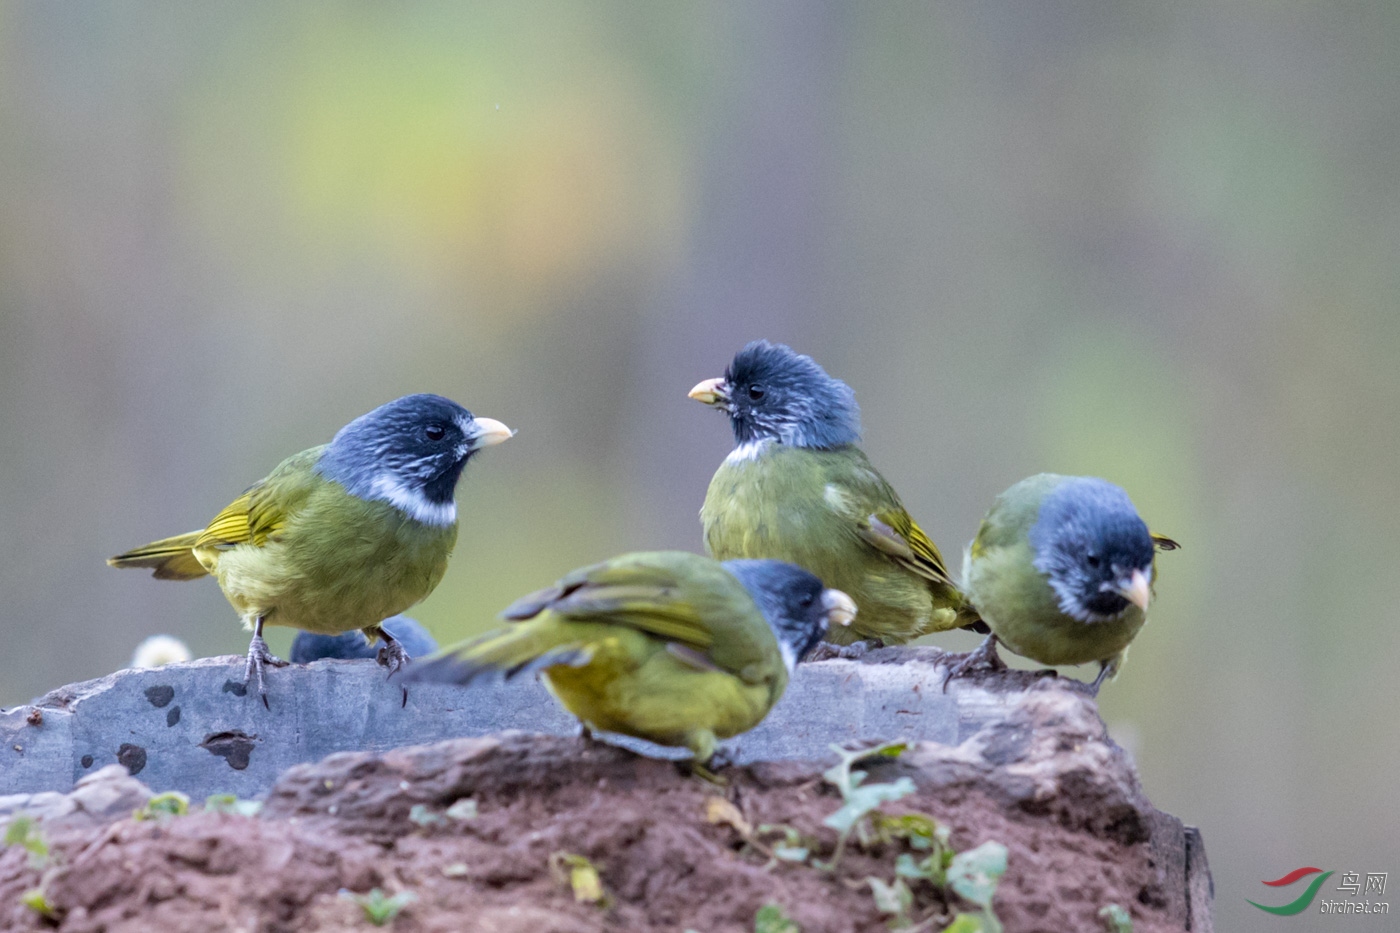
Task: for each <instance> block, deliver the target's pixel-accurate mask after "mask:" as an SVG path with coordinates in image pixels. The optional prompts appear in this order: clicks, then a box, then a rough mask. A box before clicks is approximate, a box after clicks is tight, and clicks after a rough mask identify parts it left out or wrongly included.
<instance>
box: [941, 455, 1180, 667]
mask: <svg viewBox="0 0 1400 933" xmlns="http://www.w3.org/2000/svg"><path fill="white" fill-rule="evenodd" d="M1177 547H1178V545H1177V543H1176V542H1175V541H1173V540H1171V539H1170V538H1166V537H1163V536H1161V535H1154V534H1152V533H1151V532H1149V531H1148V529H1147V524H1146V523H1145V522H1144V521H1143V520H1142V519H1141V518H1140V517H1139V516H1138V513H1137V509H1135V508H1134V507H1133V503H1132V500H1130V499H1129V498H1128V494H1127V493H1125V492H1124V491H1123V490H1122V489H1120V488H1119V487H1117V486H1115V485H1114V484H1112V483H1110V482H1108V481H1107V480H1102V479H1097V478H1094V477H1091V476H1059V475H1057V474H1054V473H1041V474H1039V475H1037V476H1032V477H1030V478H1029V479H1023V480H1021V481H1020V482H1019V483H1017V484H1016V485H1014V486H1012V487H1011V488H1010V489H1008V490H1006V492H1004V493H1002V494H1001V495H1000V496H998V497H997V500H996V502H995V503H993V505H992V507H991V509H990V510H989V511H988V512H987V517H986V518H984V519H983V520H982V527H981V528H980V529H979V530H978V532H977V538H976V539H975V540H974V541H973V542H972V544H971V546H969V547H968V549H967V554H966V557H965V559H964V564H963V589H964V592H965V593H966V594H967V598H968V599H969V600H970V601H971V602H972V604H973V605H974V606H976V607H977V611H978V612H979V613H980V614H981V616H982V619H983V621H984V622H986V624H987V625H988V626H989V627H990V628H991V634H990V635H988V636H987V639H986V640H985V641H984V642H983V643H982V644H981V646H980V647H978V648H977V650H976V651H973V652H972V653H971V654H969V655H967V656H966V657H965V658H963V660H962V661H961V662H960V663H959V664H957V665H956V666H954V667H953V668H952V670H951V671H950V672H949V674H948V677H947V679H946V680H945V681H944V687H945V688H946V687H947V680H951V679H953V678H954V677H957V676H959V675H961V674H962V673H964V672H965V671H967V670H969V669H970V668H971V667H973V666H974V665H977V664H985V665H987V666H990V667H992V668H994V669H1001V668H1004V667H1005V664H1004V663H1003V662H1002V660H1001V658H1000V657H999V656H998V655H997V650H996V646H997V643H998V642H1000V643H1002V644H1004V645H1006V646H1007V647H1008V648H1010V649H1011V650H1012V651H1014V652H1016V653H1017V654H1019V655H1022V656H1024V657H1027V658H1030V659H1031V660H1032V661H1039V662H1040V663H1041V664H1048V665H1060V664H1088V663H1089V662H1090V661H1097V662H1099V668H1100V669H1099V676H1098V678H1097V679H1096V680H1095V681H1094V683H1093V687H1092V690H1093V692H1094V693H1095V694H1097V693H1098V689H1099V686H1100V685H1101V684H1102V683H1103V682H1104V680H1105V679H1106V678H1109V677H1112V676H1114V675H1115V674H1116V673H1117V671H1118V669H1119V667H1120V666H1121V665H1122V663H1123V659H1124V658H1125V657H1126V655H1127V652H1128V645H1129V644H1130V643H1131V642H1132V640H1133V638H1134V637H1136V635H1137V633H1138V631H1139V630H1140V629H1141V628H1142V626H1143V625H1144V624H1145V623H1146V622H1147V606H1148V602H1149V600H1150V599H1151V597H1152V582H1153V571H1154V567H1155V550H1154V548H1161V549H1162V550H1175V549H1176V548H1177Z"/></svg>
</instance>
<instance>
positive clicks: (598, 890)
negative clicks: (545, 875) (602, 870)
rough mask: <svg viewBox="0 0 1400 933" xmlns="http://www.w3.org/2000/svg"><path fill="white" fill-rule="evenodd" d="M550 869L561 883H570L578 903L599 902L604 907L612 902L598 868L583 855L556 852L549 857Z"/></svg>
mask: <svg viewBox="0 0 1400 933" xmlns="http://www.w3.org/2000/svg"><path fill="white" fill-rule="evenodd" d="M549 871H550V874H552V875H554V877H555V879H556V880H557V881H559V882H560V883H561V884H562V883H566V882H567V883H568V885H569V887H570V888H571V889H573V892H574V900H575V901H577V902H578V903H580V904H597V905H598V906H599V907H604V908H606V907H608V906H609V905H610V904H611V903H612V898H610V897H608V893H607V892H606V891H604V890H603V879H602V877H601V876H600V875H599V874H598V869H597V868H595V867H594V866H593V863H592V862H590V861H589V860H588V859H586V858H584V857H583V856H582V855H575V854H574V853H572V852H555V853H554V854H553V855H551V856H550V857H549Z"/></svg>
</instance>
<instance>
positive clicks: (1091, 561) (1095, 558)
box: [1084, 554, 1103, 569]
mask: <svg viewBox="0 0 1400 933" xmlns="http://www.w3.org/2000/svg"><path fill="white" fill-rule="evenodd" d="M1084 560H1085V562H1086V563H1087V564H1088V565H1089V566H1090V567H1093V568H1095V569H1097V568H1098V566H1099V564H1101V563H1103V561H1101V560H1099V555H1097V554H1085V555H1084Z"/></svg>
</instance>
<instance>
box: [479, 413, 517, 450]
mask: <svg viewBox="0 0 1400 933" xmlns="http://www.w3.org/2000/svg"><path fill="white" fill-rule="evenodd" d="M472 420H473V422H474V424H475V430H474V432H473V434H472V439H471V444H472V449H473V450H480V449H481V448H483V447H495V446H496V445H497V444H499V443H500V442H501V441H505V440H510V438H512V437H514V436H515V432H514V431H512V430H511V429H510V428H508V427H506V426H505V425H503V424H501V423H500V422H499V421H497V420H496V419H495V418H474V419H472Z"/></svg>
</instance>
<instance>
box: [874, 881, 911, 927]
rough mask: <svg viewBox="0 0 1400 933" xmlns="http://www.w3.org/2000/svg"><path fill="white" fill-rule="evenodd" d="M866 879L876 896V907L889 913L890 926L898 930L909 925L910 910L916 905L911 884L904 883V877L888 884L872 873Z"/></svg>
mask: <svg viewBox="0 0 1400 933" xmlns="http://www.w3.org/2000/svg"><path fill="white" fill-rule="evenodd" d="M865 881H866V884H868V885H870V893H871V894H872V895H873V896H874V898H875V909H876V910H878V911H880V913H882V914H888V915H889V918H890V926H891V927H892V928H893V929H896V930H898V929H903V928H906V927H908V926H909V923H910V920H909V911H910V910H911V909H912V908H913V906H914V892H913V891H911V890H909V885H907V884H905V883H904V879H903V878H896V879H894V882H893V883H892V884H886V883H885V882H884V881H881V880H880V879H879V878H876V877H875V876H874V875H871V876H869V877H867V878H866V879H865Z"/></svg>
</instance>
